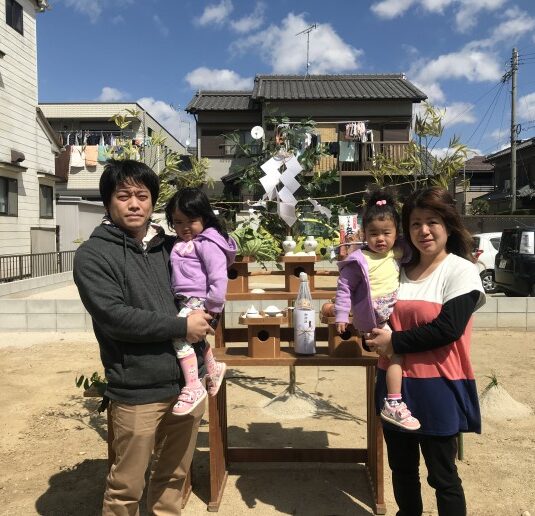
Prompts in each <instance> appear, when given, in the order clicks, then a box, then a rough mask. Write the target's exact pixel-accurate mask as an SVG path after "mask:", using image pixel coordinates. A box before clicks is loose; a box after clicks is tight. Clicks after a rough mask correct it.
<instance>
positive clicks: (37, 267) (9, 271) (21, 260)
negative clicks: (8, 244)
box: [0, 251, 75, 283]
mask: <svg viewBox="0 0 535 516" xmlns="http://www.w3.org/2000/svg"><path fill="white" fill-rule="evenodd" d="M74 253H75V251H60V252H57V253H38V254H14V255H8V256H0V283H8V282H10V281H17V280H22V279H27V278H37V277H38V276H49V275H51V274H58V273H60V272H67V271H72V263H73V260H74Z"/></svg>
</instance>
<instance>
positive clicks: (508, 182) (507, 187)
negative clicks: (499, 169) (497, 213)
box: [503, 179, 511, 192]
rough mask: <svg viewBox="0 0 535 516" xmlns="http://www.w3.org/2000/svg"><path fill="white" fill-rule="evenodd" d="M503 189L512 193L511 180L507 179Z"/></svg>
mask: <svg viewBox="0 0 535 516" xmlns="http://www.w3.org/2000/svg"><path fill="white" fill-rule="evenodd" d="M503 189H504V190H505V191H506V192H510V191H511V180H510V179H506V180H505V181H504V182H503Z"/></svg>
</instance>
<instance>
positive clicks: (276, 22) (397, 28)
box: [38, 0, 535, 154]
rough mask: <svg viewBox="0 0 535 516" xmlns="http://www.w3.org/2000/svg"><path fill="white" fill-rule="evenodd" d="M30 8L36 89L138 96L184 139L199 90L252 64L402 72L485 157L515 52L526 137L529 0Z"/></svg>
mask: <svg viewBox="0 0 535 516" xmlns="http://www.w3.org/2000/svg"><path fill="white" fill-rule="evenodd" d="M49 3H50V4H51V5H52V10H50V11H48V12H46V13H45V14H43V15H39V16H38V52H39V53H38V63H39V100H40V101H41V102H46V101H49V102H52V101H93V100H104V101H139V102H140V103H141V104H142V105H143V106H144V107H146V108H147V109H148V110H149V111H150V112H151V113H152V114H153V116H155V117H156V118H157V119H158V120H159V121H160V122H161V123H162V124H163V125H165V126H166V127H168V128H169V129H170V130H171V131H172V132H173V133H174V134H175V135H177V136H178V137H179V138H180V139H181V140H182V141H184V140H185V139H186V138H187V137H188V133H189V132H191V135H194V126H193V124H188V120H190V117H189V116H188V115H187V114H186V113H185V112H184V111H183V109H184V107H185V106H186V105H187V104H188V102H189V101H190V99H191V98H192V96H193V95H194V93H195V91H196V90H198V89H251V88H252V83H253V79H254V76H255V74H259V73H278V74H304V73H305V69H306V36H305V35H299V36H296V34H297V33H298V32H300V31H302V30H304V29H306V28H307V27H309V26H310V25H312V24H316V25H317V28H316V29H315V30H313V31H312V32H311V34H310V58H309V62H310V73H338V74H342V73H398V72H404V73H405V74H406V75H407V78H408V79H409V80H411V81H412V82H414V83H415V84H416V85H417V86H418V87H420V88H421V89H422V90H423V91H424V92H425V93H426V94H427V95H428V96H429V98H430V100H431V102H432V103H433V104H434V105H436V106H438V107H441V108H445V109H446V118H445V122H446V131H445V134H444V137H443V139H442V141H440V142H438V144H437V146H436V149H437V151H440V149H441V148H444V147H446V145H447V140H448V139H449V137H450V136H451V135H452V134H454V133H455V134H457V135H459V136H460V137H461V140H462V141H463V142H464V143H467V144H468V145H469V146H470V147H471V148H473V149H475V150H476V151H478V152H480V153H483V154H486V153H489V152H492V151H494V150H496V149H498V148H500V147H503V146H504V145H507V142H508V139H509V132H508V131H509V124H510V107H509V106H510V81H509V82H508V83H506V84H503V83H501V77H502V76H503V74H504V73H505V72H506V71H507V69H508V67H509V62H510V59H511V51H512V48H513V46H516V47H517V48H518V49H519V53H520V62H521V64H520V67H519V74H518V96H517V99H518V106H519V109H518V122H519V123H520V124H521V132H520V138H528V137H533V136H535V2H534V0H334V1H332V2H323V1H319V0H307V1H302V0H269V1H267V0H265V1H261V0H260V1H254V0H253V1H251V0H212V1H205V0H50V1H49Z"/></svg>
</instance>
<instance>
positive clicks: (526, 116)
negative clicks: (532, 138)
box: [518, 92, 535, 125]
mask: <svg viewBox="0 0 535 516" xmlns="http://www.w3.org/2000/svg"><path fill="white" fill-rule="evenodd" d="M518 118H519V119H520V121H522V122H527V121H532V122H533V121H534V120H535V92H534V93H530V94H528V95H524V96H523V97H520V98H519V99H518ZM532 125H533V124H532Z"/></svg>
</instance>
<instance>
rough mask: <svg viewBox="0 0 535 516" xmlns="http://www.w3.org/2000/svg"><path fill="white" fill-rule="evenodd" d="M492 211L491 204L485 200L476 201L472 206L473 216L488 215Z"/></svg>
mask: <svg viewBox="0 0 535 516" xmlns="http://www.w3.org/2000/svg"><path fill="white" fill-rule="evenodd" d="M489 211H490V204H489V203H488V202H487V201H485V200H484V199H475V200H473V201H472V204H471V205H470V213H471V214H472V215H486V214H487V213H489Z"/></svg>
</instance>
